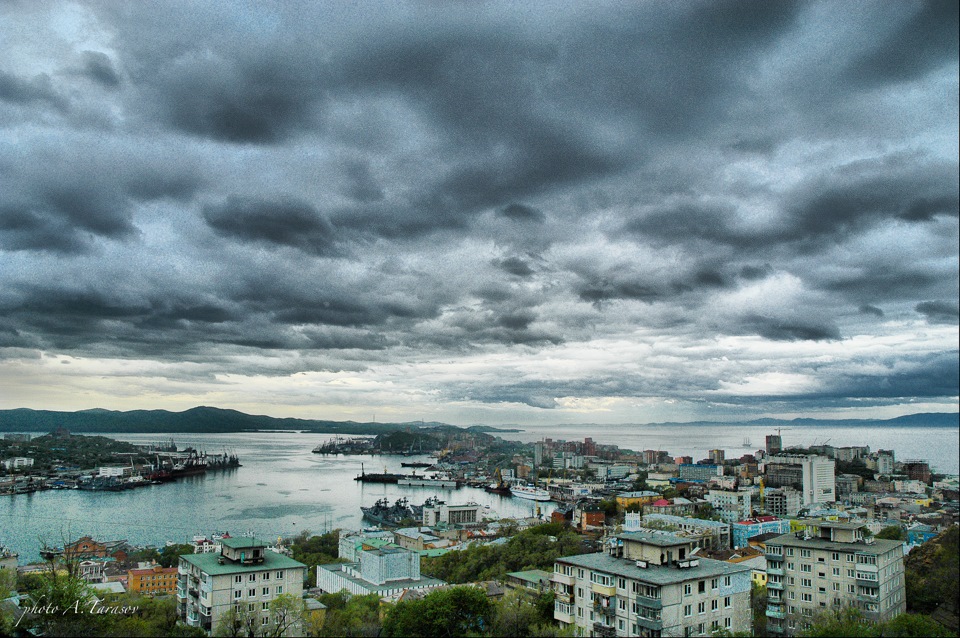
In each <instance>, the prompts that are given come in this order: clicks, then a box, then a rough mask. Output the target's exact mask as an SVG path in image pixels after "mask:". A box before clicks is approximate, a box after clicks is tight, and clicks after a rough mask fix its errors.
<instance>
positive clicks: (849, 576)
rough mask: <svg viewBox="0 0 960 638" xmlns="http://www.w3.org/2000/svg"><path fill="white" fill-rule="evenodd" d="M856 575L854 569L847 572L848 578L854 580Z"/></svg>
mask: <svg viewBox="0 0 960 638" xmlns="http://www.w3.org/2000/svg"><path fill="white" fill-rule="evenodd" d="M855 575H856V572H855V571H853V570H852V569H848V570H847V578H853V577H854V576H855Z"/></svg>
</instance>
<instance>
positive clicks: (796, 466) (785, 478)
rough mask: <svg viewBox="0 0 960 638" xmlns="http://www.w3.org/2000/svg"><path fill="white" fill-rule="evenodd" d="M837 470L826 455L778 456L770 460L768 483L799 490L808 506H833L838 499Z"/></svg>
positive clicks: (772, 485)
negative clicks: (822, 504)
mask: <svg viewBox="0 0 960 638" xmlns="http://www.w3.org/2000/svg"><path fill="white" fill-rule="evenodd" d="M835 468H836V462H835V461H834V460H833V459H829V458H827V457H825V456H817V455H803V454H777V455H775V456H771V457H770V458H769V459H768V460H767V484H768V485H770V486H771V487H782V486H785V485H789V486H791V487H797V488H798V489H800V493H801V495H802V498H803V504H804V505H810V504H812V503H832V502H834V501H836V500H837V485H836V479H835ZM798 479H799V480H798Z"/></svg>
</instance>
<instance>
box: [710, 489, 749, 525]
mask: <svg viewBox="0 0 960 638" xmlns="http://www.w3.org/2000/svg"><path fill="white" fill-rule="evenodd" d="M704 498H705V500H706V501H707V502H708V503H710V505H712V506H713V509H714V511H715V512H716V513H717V514H719V515H720V518H721V519H722V520H723V521H724V522H725V523H736V522H737V521H742V520H744V519H747V518H750V513H751V512H750V492H747V491H742V492H733V491H727V490H710V491H709V492H707V495H706V496H705V497H704Z"/></svg>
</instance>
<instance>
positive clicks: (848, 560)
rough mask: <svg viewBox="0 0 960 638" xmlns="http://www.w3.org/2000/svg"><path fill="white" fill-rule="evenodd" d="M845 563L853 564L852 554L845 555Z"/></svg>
mask: <svg viewBox="0 0 960 638" xmlns="http://www.w3.org/2000/svg"><path fill="white" fill-rule="evenodd" d="M847 562H848V563H852V562H853V554H847Z"/></svg>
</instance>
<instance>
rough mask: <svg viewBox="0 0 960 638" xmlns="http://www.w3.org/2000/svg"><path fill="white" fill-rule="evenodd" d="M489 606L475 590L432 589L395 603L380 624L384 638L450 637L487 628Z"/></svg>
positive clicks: (480, 593)
mask: <svg viewBox="0 0 960 638" xmlns="http://www.w3.org/2000/svg"><path fill="white" fill-rule="evenodd" d="M492 611H493V606H492V604H491V603H490V600H489V599H488V598H487V595H486V593H485V592H483V591H482V590H480V589H477V588H476V587H451V588H449V589H436V590H434V591H432V592H430V593H429V594H427V595H426V596H424V597H423V598H422V599H420V600H411V601H402V602H399V603H397V604H396V605H395V606H394V607H393V608H392V609H390V611H389V612H387V616H386V618H385V619H384V621H383V631H384V635H386V636H420V637H422V638H454V637H457V636H464V635H467V634H470V633H479V632H481V631H482V630H483V629H484V628H485V627H488V626H489V625H490V621H491V616H492Z"/></svg>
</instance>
